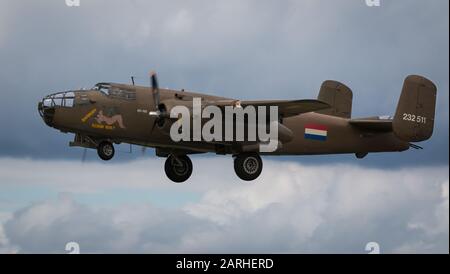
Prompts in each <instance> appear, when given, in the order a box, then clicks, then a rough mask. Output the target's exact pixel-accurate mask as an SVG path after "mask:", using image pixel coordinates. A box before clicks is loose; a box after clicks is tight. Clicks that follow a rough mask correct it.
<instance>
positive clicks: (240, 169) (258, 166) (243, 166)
mask: <svg viewBox="0 0 450 274" xmlns="http://www.w3.org/2000/svg"><path fill="white" fill-rule="evenodd" d="M262 168H263V163H262V160H261V157H260V156H259V155H258V154H257V153H246V154H239V155H237V156H236V158H234V171H235V172H236V175H237V176H238V177H239V178H241V179H242V180H244V181H253V180H255V179H256V178H258V177H259V175H261V172H262Z"/></svg>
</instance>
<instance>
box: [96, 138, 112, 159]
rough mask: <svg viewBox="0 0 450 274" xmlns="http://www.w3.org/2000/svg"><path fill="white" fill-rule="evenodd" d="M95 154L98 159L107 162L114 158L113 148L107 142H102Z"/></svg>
mask: <svg viewBox="0 0 450 274" xmlns="http://www.w3.org/2000/svg"><path fill="white" fill-rule="evenodd" d="M97 153H98V157H100V159H102V160H103V161H109V160H111V159H112V158H113V157H114V146H113V144H111V143H110V142H108V141H103V142H101V143H100V144H99V145H98V147H97Z"/></svg>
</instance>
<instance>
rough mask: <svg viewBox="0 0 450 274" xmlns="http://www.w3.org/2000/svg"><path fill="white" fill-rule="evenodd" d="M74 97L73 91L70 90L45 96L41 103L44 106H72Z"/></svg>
mask: <svg viewBox="0 0 450 274" xmlns="http://www.w3.org/2000/svg"><path fill="white" fill-rule="evenodd" d="M74 99H75V93H74V92H72V91H68V92H62V93H56V94H52V95H49V96H47V97H46V98H45V99H44V101H43V105H44V106H45V107H54V106H58V107H73V101H74Z"/></svg>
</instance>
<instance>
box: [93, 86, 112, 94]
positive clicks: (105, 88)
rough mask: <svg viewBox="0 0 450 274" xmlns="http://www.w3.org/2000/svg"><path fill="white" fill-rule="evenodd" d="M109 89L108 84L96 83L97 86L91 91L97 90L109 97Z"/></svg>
mask: <svg viewBox="0 0 450 274" xmlns="http://www.w3.org/2000/svg"><path fill="white" fill-rule="evenodd" d="M110 88H111V85H109V84H104V83H98V84H97V85H95V87H94V88H93V89H94V90H98V91H100V92H101V93H103V94H105V95H109V89H110Z"/></svg>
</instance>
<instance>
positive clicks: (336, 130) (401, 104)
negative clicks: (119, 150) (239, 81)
mask: <svg viewBox="0 0 450 274" xmlns="http://www.w3.org/2000/svg"><path fill="white" fill-rule="evenodd" d="M150 82H151V85H150V87H145V86H136V85H134V83H133V85H128V84H115V83H98V84H96V85H95V86H94V87H93V88H92V89H89V90H72V91H66V92H59V93H55V94H51V95H48V96H45V97H44V98H43V99H42V101H41V102H39V104H38V111H39V114H40V115H41V117H42V118H43V120H44V122H45V123H46V124H47V125H48V126H50V127H53V128H55V129H58V130H60V131H61V132H64V133H74V134H75V137H74V141H73V142H71V143H70V146H77V147H83V148H90V149H96V150H97V153H98V156H99V157H100V158H101V159H102V160H105V161H108V160H111V159H112V158H113V156H114V151H115V150H114V144H120V143H127V144H132V145H139V146H143V147H152V148H155V151H156V155H157V156H159V157H164V158H166V161H165V173H166V175H167V176H168V177H169V179H171V180H172V181H174V182H177V183H181V182H184V181H186V180H188V179H189V177H190V176H191V174H192V162H191V160H190V158H189V155H191V154H199V153H216V154H220V155H231V156H232V157H233V159H234V169H235V172H236V174H237V175H238V177H239V178H241V179H242V180H246V181H252V180H255V179H256V178H258V176H259V175H260V174H261V172H262V168H263V162H262V159H261V155H274V156H279V155H325V154H350V153H351V154H355V155H356V157H357V158H358V159H362V158H364V157H366V156H367V155H368V154H369V153H377V152H400V151H405V150H408V149H410V148H415V149H420V148H421V147H420V146H418V145H417V144H414V143H417V142H421V141H425V140H427V139H429V138H430V137H431V136H432V133H433V127H434V117H435V105H436V92H437V88H436V86H435V85H434V84H433V83H432V82H431V81H430V80H428V79H426V78H424V77H422V76H416V75H412V76H408V77H407V78H406V79H405V81H404V84H403V89H402V92H401V95H400V99H399V101H398V106H397V110H396V112H395V115H394V117H379V116H376V117H368V118H357V119H354V118H352V117H351V113H352V99H353V93H352V91H351V89H350V88H348V87H347V86H346V85H344V84H342V83H339V82H336V81H325V82H324V83H323V84H322V86H321V88H320V91H319V95H318V98H317V99H314V100H260V101H245V100H237V99H231V98H224V97H219V96H213V95H207V94H200V93H193V92H188V91H184V90H170V89H161V88H159V86H158V80H157V77H156V74H155V73H152V74H151V77H150ZM186 110H187V112H186ZM272 110H274V112H272ZM227 111H230V112H229V113H227ZM269 112H270V114H268V113H269ZM230 113H231V116H230ZM272 114H274V115H276V117H273V116H274V115H272ZM186 115H188V117H186ZM253 116H254V117H253ZM267 117H269V118H270V119H269V118H267ZM227 119H228V120H227ZM212 120H214V123H212ZM229 120H231V121H232V122H234V124H233V123H232V125H231V127H229V126H228V125H227V121H229ZM238 120H239V121H238ZM196 121H197V122H196ZM269 128H270V130H275V133H276V134H275V135H273V136H275V137H273V136H272V137H271V136H270V135H268V136H269V137H267V136H266V137H264V136H263V137H261V136H258V137H256V138H255V135H256V134H253V133H252V132H259V133H267V130H268V129H269ZM242 130H244V132H242ZM175 135H177V136H175ZM193 137H194V138H193ZM251 137H252V138H251ZM269 144H272V146H270V145H269ZM273 144H274V146H273ZM264 145H265V146H266V147H263V146H264ZM262 148H264V149H262Z"/></svg>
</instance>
